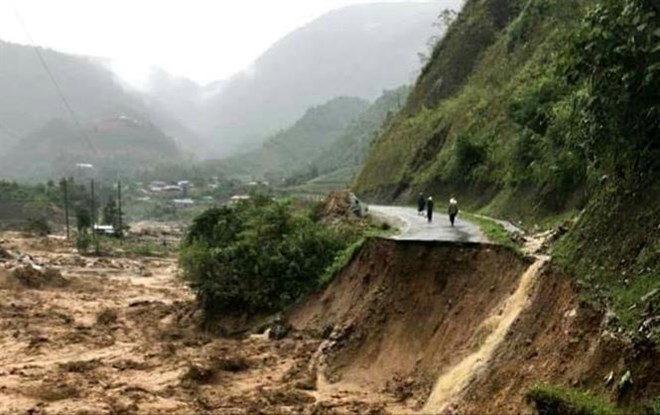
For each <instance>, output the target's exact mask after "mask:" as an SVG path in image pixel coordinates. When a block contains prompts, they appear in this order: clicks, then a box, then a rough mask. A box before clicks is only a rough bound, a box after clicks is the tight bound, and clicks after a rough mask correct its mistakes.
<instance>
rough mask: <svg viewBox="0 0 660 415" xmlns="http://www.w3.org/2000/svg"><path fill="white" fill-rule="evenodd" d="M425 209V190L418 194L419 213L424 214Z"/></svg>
mask: <svg viewBox="0 0 660 415" xmlns="http://www.w3.org/2000/svg"><path fill="white" fill-rule="evenodd" d="M424 210H426V199H425V198H424V192H419V196H417V215H419V216H422V215H424Z"/></svg>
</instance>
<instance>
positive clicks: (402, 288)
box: [290, 239, 660, 414]
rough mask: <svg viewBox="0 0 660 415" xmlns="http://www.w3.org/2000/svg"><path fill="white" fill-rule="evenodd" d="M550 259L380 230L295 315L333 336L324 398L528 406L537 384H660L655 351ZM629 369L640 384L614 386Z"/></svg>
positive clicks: (637, 394) (397, 408)
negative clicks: (340, 395)
mask: <svg viewBox="0 0 660 415" xmlns="http://www.w3.org/2000/svg"><path fill="white" fill-rule="evenodd" d="M542 265H543V260H540V262H536V261H531V260H523V259H522V258H521V257H519V256H518V255H516V254H514V253H513V252H511V251H509V250H507V249H505V248H502V247H496V246H488V245H478V244H466V245H456V244H445V243H422V242H401V241H398V242H397V241H391V240H381V239H375V240H371V241H369V242H368V243H367V244H366V245H365V247H364V248H363V249H362V251H361V252H360V253H359V254H358V255H357V256H356V258H354V260H353V261H352V262H351V264H350V265H349V266H348V267H347V268H346V269H345V270H344V271H343V272H342V273H341V274H340V275H339V277H338V278H337V279H336V280H335V281H334V282H333V283H332V284H331V285H330V286H329V287H328V289H327V290H325V291H324V292H323V293H320V294H318V295H316V296H314V297H313V298H310V299H308V300H307V301H305V302H304V303H303V304H301V305H300V306H299V307H297V308H296V309H295V310H294V311H293V312H292V313H291V316H290V321H291V322H292V324H293V326H294V327H295V328H296V329H298V330H302V331H307V332H312V333H316V334H317V335H320V336H322V337H323V338H325V341H324V342H323V344H322V345H321V347H320V350H319V352H318V353H317V356H316V357H317V360H316V361H315V362H313V363H316V364H317V365H318V368H319V370H318V372H319V373H320V377H319V391H320V394H321V395H323V391H324V390H326V391H328V393H332V391H335V390H337V389H342V388H343V389H345V390H352V391H354V393H361V394H363V395H365V396H371V397H372V398H374V397H377V398H376V399H380V402H382V403H383V405H384V408H385V409H386V410H388V411H390V412H394V413H410V412H414V411H421V412H422V413H438V412H440V413H461V414H462V413H493V414H495V413H498V414H500V413H521V412H524V413H529V412H531V410H532V408H531V407H530V406H529V403H528V402H526V400H525V393H526V391H527V390H528V389H529V387H531V386H532V385H534V384H535V383H538V382H548V383H553V384H561V385H567V386H575V387H585V388H589V389H591V390H595V391H598V392H601V393H610V395H611V397H612V398H613V399H619V400H622V401H628V402H633V401H635V400H636V399H638V398H642V397H648V396H652V394H653V393H657V392H658V391H657V387H658V383H657V382H658V381H660V377H658V370H657V369H654V368H653V362H654V359H655V357H654V356H655V355H654V354H653V353H654V352H653V351H652V349H649V350H640V348H639V347H633V346H632V345H631V344H628V343H625V342H623V341H622V340H620V339H619V338H618V337H617V336H616V335H615V334H614V333H613V332H611V331H609V329H608V321H607V318H606V317H605V316H604V314H603V313H600V312H597V311H594V310H593V309H591V308H590V307H588V306H587V305H585V304H583V303H581V302H580V300H579V298H578V295H577V293H576V292H575V290H574V289H573V288H572V286H571V283H570V281H569V280H568V278H566V277H565V276H564V275H562V274H561V273H558V272H556V271H555V270H553V269H551V267H549V266H542ZM526 271H527V272H526ZM656 361H657V360H656ZM628 370H630V371H631V372H632V374H633V377H634V379H635V381H636V383H634V384H633V387H632V388H630V389H629V390H627V391H625V392H623V393H621V392H617V386H616V384H617V383H618V380H619V379H620V378H621V376H622V375H623V374H624V373H625V372H626V371H628ZM610 373H611V375H610ZM608 375H609V376H610V378H612V379H613V381H610V382H609V383H608V384H607V385H606V384H605V382H604V381H603V379H604V378H606V377H608ZM654 385H655V386H654ZM443 388H444V389H445V390H442V389H443ZM654 388H655V389H654ZM434 400H435V401H434ZM432 401H434V402H432Z"/></svg>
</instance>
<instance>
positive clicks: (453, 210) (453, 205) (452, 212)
mask: <svg viewBox="0 0 660 415" xmlns="http://www.w3.org/2000/svg"><path fill="white" fill-rule="evenodd" d="M448 213H449V222H451V226H452V227H453V226H454V221H455V220H456V215H458V201H457V200H456V199H454V197H453V196H452V198H451V199H449V209H448Z"/></svg>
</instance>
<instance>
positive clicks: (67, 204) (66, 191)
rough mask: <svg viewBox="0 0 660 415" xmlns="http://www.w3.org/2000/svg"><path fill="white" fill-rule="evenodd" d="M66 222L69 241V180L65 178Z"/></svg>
mask: <svg viewBox="0 0 660 415" xmlns="http://www.w3.org/2000/svg"><path fill="white" fill-rule="evenodd" d="M64 220H65V222H66V239H69V238H70V233H69V179H68V178H66V177H65V178H64Z"/></svg>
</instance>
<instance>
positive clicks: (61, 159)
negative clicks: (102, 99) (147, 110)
mask: <svg viewBox="0 0 660 415" xmlns="http://www.w3.org/2000/svg"><path fill="white" fill-rule="evenodd" d="M179 158H180V153H179V149H178V147H177V145H176V143H175V142H174V140H173V139H172V138H170V137H169V136H167V135H165V134H164V133H163V132H162V131H160V130H159V129H158V128H157V127H156V126H155V125H154V124H152V123H150V122H145V121H141V120H138V119H134V118H131V117H129V116H125V115H122V116H113V117H106V118H103V119H99V120H96V121H95V122H93V123H89V124H88V125H86V126H85V127H84V128H83V130H82V131H81V130H80V129H79V128H77V126H74V125H73V124H72V123H70V122H68V121H66V120H64V119H53V120H51V121H49V122H47V123H46V124H44V125H43V126H42V127H41V128H39V129H37V130H36V131H34V132H33V133H31V134H29V135H28V136H26V137H25V138H23V139H22V140H20V141H19V142H18V143H17V144H16V145H15V146H14V147H12V148H11V149H10V150H9V151H8V152H7V154H6V155H5V156H4V157H0V174H3V175H4V176H6V177H31V178H52V177H53V176H63V175H69V174H73V172H74V171H75V169H76V164H79V163H84V164H92V165H94V168H95V173H96V175H97V176H106V177H114V176H115V175H116V174H118V173H120V172H123V173H129V172H131V171H135V170H137V169H139V168H142V167H144V166H145V165H148V164H154V163H157V162H162V161H173V160H177V159H179Z"/></svg>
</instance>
